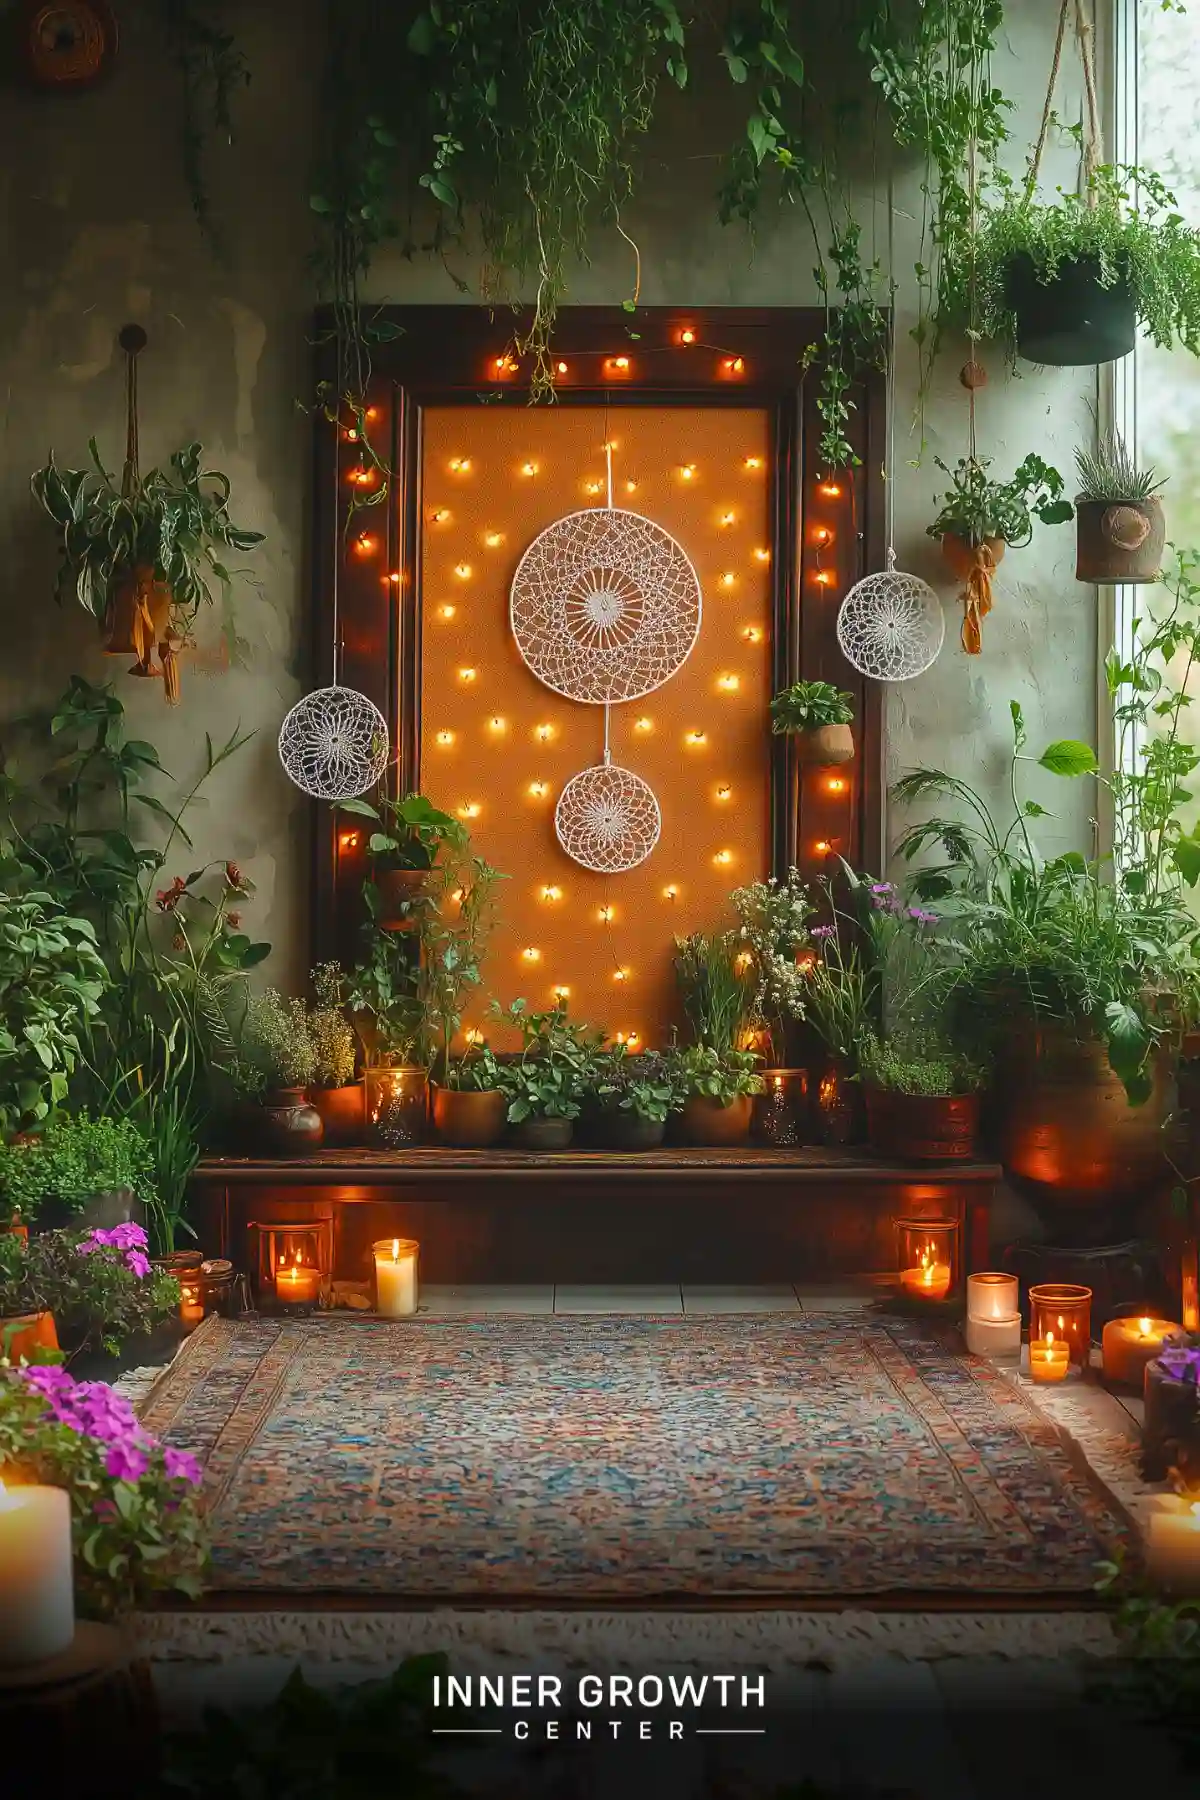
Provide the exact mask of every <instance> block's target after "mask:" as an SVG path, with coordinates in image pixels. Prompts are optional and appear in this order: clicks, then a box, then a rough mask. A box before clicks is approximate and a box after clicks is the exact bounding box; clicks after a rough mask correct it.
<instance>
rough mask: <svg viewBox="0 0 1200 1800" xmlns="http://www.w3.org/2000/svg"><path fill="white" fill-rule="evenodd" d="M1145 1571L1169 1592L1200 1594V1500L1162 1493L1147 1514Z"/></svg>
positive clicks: (1156, 1583)
mask: <svg viewBox="0 0 1200 1800" xmlns="http://www.w3.org/2000/svg"><path fill="white" fill-rule="evenodd" d="M1146 1570H1147V1573H1148V1574H1149V1576H1150V1579H1151V1581H1152V1582H1153V1583H1154V1584H1155V1586H1157V1587H1162V1588H1166V1589H1167V1591H1168V1592H1169V1593H1171V1594H1176V1595H1182V1596H1195V1595H1200V1500H1189V1499H1188V1498H1187V1497H1186V1496H1185V1495H1182V1494H1178V1495H1177V1494H1172V1495H1163V1496H1162V1497H1161V1498H1160V1499H1159V1501H1158V1503H1157V1506H1156V1509H1155V1511H1154V1512H1152V1513H1151V1514H1150V1530H1149V1532H1148V1534H1147V1538H1146Z"/></svg>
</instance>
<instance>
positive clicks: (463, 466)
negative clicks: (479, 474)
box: [450, 456, 471, 475]
mask: <svg viewBox="0 0 1200 1800" xmlns="http://www.w3.org/2000/svg"><path fill="white" fill-rule="evenodd" d="M470 467H471V459H470V457H469V456H452V457H451V458H450V472H451V474H452V475H465V474H466V473H467V471H468V470H469V469H470Z"/></svg>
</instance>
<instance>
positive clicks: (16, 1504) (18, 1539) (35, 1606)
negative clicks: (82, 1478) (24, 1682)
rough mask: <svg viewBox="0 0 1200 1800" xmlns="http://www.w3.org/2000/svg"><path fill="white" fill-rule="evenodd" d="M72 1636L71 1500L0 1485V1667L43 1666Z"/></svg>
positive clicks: (47, 1490) (51, 1491) (55, 1491)
mask: <svg viewBox="0 0 1200 1800" xmlns="http://www.w3.org/2000/svg"><path fill="white" fill-rule="evenodd" d="M74 1637H75V1588H74V1580H73V1576H72V1570H71V1501H70V1498H69V1496H68V1494H67V1493H66V1491H65V1489H63V1488H52V1487H5V1486H4V1484H3V1482H0V1665H2V1666H4V1667H6V1668H17V1667H21V1666H23V1665H25V1664H27V1663H38V1662H44V1661H45V1660H46V1658H47V1657H50V1656H58V1655H59V1654H60V1653H61V1652H62V1651H63V1650H69V1649H70V1647H71V1644H72V1641H73V1640H74Z"/></svg>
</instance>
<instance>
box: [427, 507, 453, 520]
mask: <svg viewBox="0 0 1200 1800" xmlns="http://www.w3.org/2000/svg"><path fill="white" fill-rule="evenodd" d="M449 522H450V514H449V512H448V510H447V509H446V507H444V506H439V507H438V509H437V511H436V512H435V513H433V514H432V515H431V523H433V524H434V525H447V524H449Z"/></svg>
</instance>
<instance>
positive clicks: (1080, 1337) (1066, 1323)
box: [1029, 1281, 1092, 1369]
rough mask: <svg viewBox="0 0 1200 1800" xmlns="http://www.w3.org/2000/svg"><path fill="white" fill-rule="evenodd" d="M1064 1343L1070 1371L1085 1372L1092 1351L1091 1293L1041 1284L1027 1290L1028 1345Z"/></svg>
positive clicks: (1062, 1285) (1054, 1283)
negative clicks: (1052, 1341) (1080, 1370)
mask: <svg viewBox="0 0 1200 1800" xmlns="http://www.w3.org/2000/svg"><path fill="white" fill-rule="evenodd" d="M1051 1336H1053V1338H1054V1341H1055V1343H1056V1344H1060V1343H1062V1342H1063V1341H1064V1340H1065V1341H1066V1344H1067V1350H1068V1355H1069V1358H1070V1363H1071V1367H1072V1368H1073V1369H1086V1368H1087V1365H1088V1358H1089V1356H1090V1355H1091V1349H1092V1290H1091V1288H1087V1287H1076V1286H1075V1285H1074V1284H1073V1283H1072V1282H1069V1281H1043V1282H1039V1283H1038V1285H1037V1286H1036V1287H1031V1288H1030V1290H1029V1342H1030V1343H1031V1344H1032V1343H1033V1342H1034V1341H1035V1340H1037V1341H1038V1342H1045V1340H1046V1339H1047V1338H1049V1337H1051Z"/></svg>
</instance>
